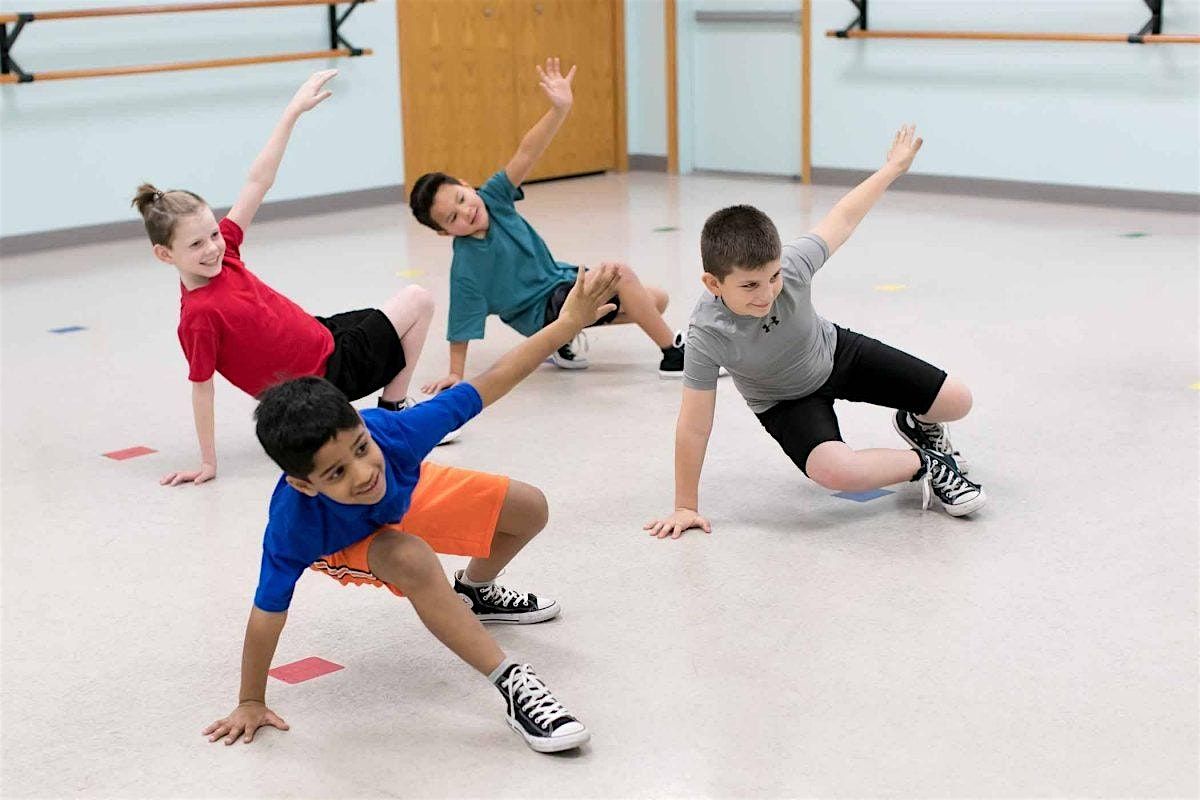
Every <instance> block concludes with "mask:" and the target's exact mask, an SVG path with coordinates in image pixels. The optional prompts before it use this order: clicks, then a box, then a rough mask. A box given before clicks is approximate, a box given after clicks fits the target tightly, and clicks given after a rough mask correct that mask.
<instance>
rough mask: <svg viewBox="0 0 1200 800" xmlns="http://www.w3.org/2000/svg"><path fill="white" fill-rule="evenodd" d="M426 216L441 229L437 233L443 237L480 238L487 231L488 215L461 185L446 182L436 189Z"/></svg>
mask: <svg viewBox="0 0 1200 800" xmlns="http://www.w3.org/2000/svg"><path fill="white" fill-rule="evenodd" d="M429 215H430V216H431V217H433V221H434V222H436V223H437V224H438V225H439V226H441V230H440V231H439V233H441V234H442V235H444V236H480V235H482V234H484V233H486V232H487V229H488V211H487V206H485V205H484V204H483V198H482V197H480V196H479V193H478V192H476V191H475V190H474V189H472V188H471V187H470V186H466V185H464V184H461V183H452V182H447V183H443V184H442V185H441V186H439V187H438V190H437V194H435V195H434V196H433V203H432V204H431V205H430V207H429Z"/></svg>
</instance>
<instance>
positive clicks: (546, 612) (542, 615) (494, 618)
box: [475, 601, 562, 625]
mask: <svg viewBox="0 0 1200 800" xmlns="http://www.w3.org/2000/svg"><path fill="white" fill-rule="evenodd" d="M561 611H562V606H560V605H559V604H558V602H557V601H555V603H554V605H552V606H546V607H545V608H539V609H538V610H537V611H524V612H522V613H520V614H476V615H475V619H477V620H479V621H480V622H482V623H483V624H485V625H536V624H537V623H539V622H545V621H546V620H548V619H554V618H555V617H557V616H558V615H559V613H560V612H561Z"/></svg>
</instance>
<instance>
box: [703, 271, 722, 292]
mask: <svg viewBox="0 0 1200 800" xmlns="http://www.w3.org/2000/svg"><path fill="white" fill-rule="evenodd" d="M700 282H701V283H703V284H704V288H705V289H708V291H709V292H711V293H712V294H715V295H716V296H717V297H720V296H721V281H719V280H717V276H716V275H713V274H712V273H711V272H704V273H701V274H700Z"/></svg>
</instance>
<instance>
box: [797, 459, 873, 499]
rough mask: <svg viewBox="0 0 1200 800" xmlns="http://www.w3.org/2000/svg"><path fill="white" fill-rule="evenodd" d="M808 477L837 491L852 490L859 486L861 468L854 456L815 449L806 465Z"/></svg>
mask: <svg viewBox="0 0 1200 800" xmlns="http://www.w3.org/2000/svg"><path fill="white" fill-rule="evenodd" d="M804 471H805V473H807V474H808V477H809V478H810V479H812V480H813V481H814V482H816V483H817V484H818V485H820V486H823V487H824V488H826V489H832V490H833V491H835V492H845V491H851V490H853V489H855V488H856V487H857V486H858V483H859V478H860V475H859V470H858V467H857V466H856V465H855V463H854V459H853V458H849V457H846V456H844V455H842V454H831V453H822V452H820V451H818V450H814V451H813V452H812V454H811V455H810V456H809V457H808V461H807V462H806V463H805V465H804Z"/></svg>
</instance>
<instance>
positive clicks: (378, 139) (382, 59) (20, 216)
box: [0, 0, 404, 236]
mask: <svg viewBox="0 0 1200 800" xmlns="http://www.w3.org/2000/svg"><path fill="white" fill-rule="evenodd" d="M160 2H162V0H160ZM168 2H172V3H176V4H177V3H180V2H182V0H168ZM128 4H130V3H129V2H128V0H91V2H88V3H79V2H74V3H72V2H69V1H68V0H20V2H19V3H18V2H15V0H9V1H8V2H3V3H0V8H3V9H4V10H5V11H32V12H34V13H37V12H38V11H39V10H50V9H59V8H78V7H96V6H100V5H106V6H113V5H128ZM344 8H345V7H344V6H343V9H344ZM326 13H327V12H326V7H325V6H313V7H301V8H283V9H263V10H246V11H222V12H205V13H185V14H169V15H161V16H143V17H117V18H111V19H104V18H101V19H93V20H85V21H43V22H37V21H35V22H33V23H31V24H29V25H26V27H25V30H24V31H23V32H22V33H21V38H20V39H19V40H18V42H17V44H16V46H15V48H14V49H13V57H14V58H15V59H16V60H17V62H18V63H19V64H20V65H21V66H22V68H23V69H25V70H26V71H28V72H37V71H38V70H50V69H69V68H82V67H96V66H108V65H125V64H143V63H159V62H171V61H188V60H200V59H206V58H220V57H236V56H246V55H262V54H268V53H280V52H289V51H308V50H322V49H326V48H328V46H329V42H328V36H329V34H328V23H327V21H326ZM342 30H343V35H344V36H346V38H347V39H349V41H350V42H351V43H353V44H354V45H355V46H357V47H370V48H372V49H373V50H374V51H375V54H374V55H372V56H366V57H361V58H353V59H351V58H342V59H331V60H329V61H328V62H326V61H320V60H319V61H299V62H293V63H287V64H268V65H254V66H247V67H233V68H223V69H207V70H196V71H190V72H175V73H160V74H150V75H140V76H132V77H119V78H117V77H114V78H93V79H82V80H68V81H53V82H46V83H37V82H34V83H32V84H24V85H5V86H2V87H0V236H13V235H18V234H23V233H31V232H38V231H48V230H56V229H61V228H71V227H75V226H81V225H90V224H97V223H106V222H114V221H121V220H129V219H136V214H135V212H134V211H133V210H132V209H131V208H130V207H129V201H130V198H131V197H132V195H133V190H134V189H135V188H136V187H137V184H138V183H139V182H140V181H142V180H149V181H152V182H153V183H155V184H157V185H159V186H162V187H181V188H188V189H191V190H193V191H195V192H197V193H199V194H201V195H202V196H204V197H205V199H207V200H208V201H209V202H210V203H212V204H213V205H226V204H229V203H231V202H232V201H233V198H234V197H235V195H236V193H237V190H238V188H239V187H240V186H241V182H242V180H243V178H244V177H245V173H246V170H247V168H248V167H249V166H250V163H251V161H253V159H254V156H255V155H256V154H257V152H258V150H259V149H260V148H261V146H262V144H263V142H264V141H265V140H266V138H267V136H268V135H269V134H270V131H271V128H272V127H273V126H274V124H275V121H276V120H277V119H278V117H279V113H280V112H281V111H282V109H283V107H284V106H285V105H286V104H287V101H288V100H289V99H290V98H291V96H292V93H293V92H294V91H295V89H296V88H297V87H298V86H299V85H300V84H301V83H302V82H303V81H304V79H305V78H306V77H307V76H308V75H309V74H311V73H312V72H314V71H316V70H319V69H325V68H327V67H336V68H337V69H339V70H341V74H339V76H338V77H337V78H335V79H334V80H333V82H332V83H331V84H330V88H331V89H332V90H333V92H334V96H333V97H332V98H330V99H329V100H328V101H326V102H325V103H323V104H322V105H321V106H319V107H318V108H317V109H315V110H314V111H312V112H310V113H309V114H307V115H305V117H304V118H302V119H301V121H300V124H299V125H298V126H297V128H296V131H295V133H294V134H293V137H292V143H291V145H290V147H289V148H288V154H287V157H286V158H285V159H284V162H283V166H282V168H281V169H280V172H279V178H278V180H277V182H276V184H275V187H274V189H273V190H272V192H271V194H270V195H269V196H268V200H286V199H293V198H299V197H309V196H314V195H322V194H329V193H334V192H344V191H352V190H355V189H366V188H372V187H378V186H387V185H394V184H399V183H402V182H403V179H404V176H403V157H402V147H401V127H400V92H399V78H398V74H399V73H398V71H399V67H398V63H397V49H396V17H395V3H394V2H393V1H392V0H377V2H373V3H368V4H365V5H363V6H360V7H359V8H358V9H357V10H355V12H354V14H353V15H352V16H351V17H350V19H349V20H348V21H347V23H346V25H345V26H344V27H343V29H342Z"/></svg>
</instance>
